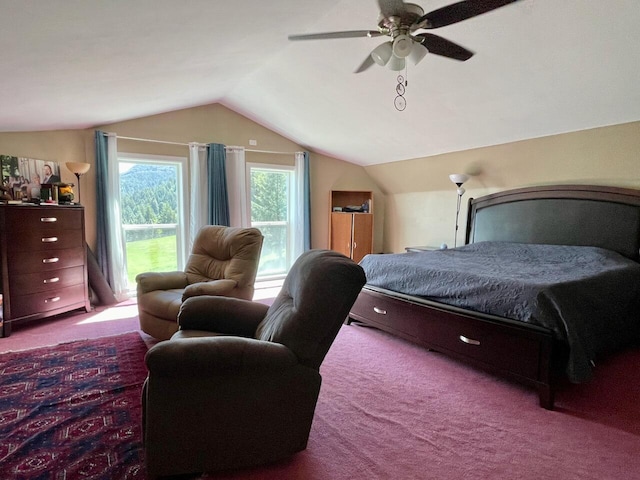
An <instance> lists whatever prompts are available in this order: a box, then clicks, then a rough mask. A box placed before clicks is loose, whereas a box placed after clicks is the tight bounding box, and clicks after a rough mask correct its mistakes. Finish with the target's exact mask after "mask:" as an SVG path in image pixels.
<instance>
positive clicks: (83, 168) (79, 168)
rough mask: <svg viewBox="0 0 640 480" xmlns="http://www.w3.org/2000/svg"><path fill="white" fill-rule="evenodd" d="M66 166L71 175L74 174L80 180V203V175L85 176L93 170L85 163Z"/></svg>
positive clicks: (68, 163)
mask: <svg viewBox="0 0 640 480" xmlns="http://www.w3.org/2000/svg"><path fill="white" fill-rule="evenodd" d="M65 165H66V166H67V168H68V169H69V171H70V172H71V173H73V174H74V175H75V176H76V178H77V179H78V202H77V203H80V175H84V174H85V173H87V172H88V171H89V169H90V168H91V164H90V163H84V162H66V163H65Z"/></svg>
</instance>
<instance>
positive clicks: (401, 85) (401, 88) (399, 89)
mask: <svg viewBox="0 0 640 480" xmlns="http://www.w3.org/2000/svg"><path fill="white" fill-rule="evenodd" d="M397 80H398V84H397V85H396V93H397V94H398V95H397V96H396V98H395V100H394V101H393V105H394V106H395V107H396V110H398V111H399V112H401V111H403V110H404V109H405V108H407V100H406V99H405V98H404V92H405V91H406V87H407V81H406V79H405V78H404V77H403V76H402V75H398V78H397Z"/></svg>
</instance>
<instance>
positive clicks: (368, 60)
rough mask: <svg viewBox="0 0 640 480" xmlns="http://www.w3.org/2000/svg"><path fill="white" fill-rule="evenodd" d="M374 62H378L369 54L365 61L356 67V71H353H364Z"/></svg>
mask: <svg viewBox="0 0 640 480" xmlns="http://www.w3.org/2000/svg"><path fill="white" fill-rule="evenodd" d="M374 63H376V62H374V61H373V58H371V55H367V58H365V59H364V62H362V63H361V64H360V66H359V67H358V68H357V69H356V71H355V72H353V73H362V72H364V71H365V70H367V69H368V68H369V67H371V66H373V64H374Z"/></svg>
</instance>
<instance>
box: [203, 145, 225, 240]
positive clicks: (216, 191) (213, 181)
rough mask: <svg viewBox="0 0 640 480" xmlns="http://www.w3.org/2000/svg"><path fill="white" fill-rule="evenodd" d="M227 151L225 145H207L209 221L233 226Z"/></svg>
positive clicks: (214, 223) (213, 223)
mask: <svg viewBox="0 0 640 480" xmlns="http://www.w3.org/2000/svg"><path fill="white" fill-rule="evenodd" d="M225 162H226V152H225V147H224V145H222V144H220V143H210V144H209V145H207V168H208V169H209V193H208V199H209V223H210V224H211V225H223V226H226V227H229V226H231V222H230V218H229V217H230V215H229V195H228V192H227V173H226V168H225Z"/></svg>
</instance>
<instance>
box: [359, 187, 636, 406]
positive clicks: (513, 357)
mask: <svg viewBox="0 0 640 480" xmlns="http://www.w3.org/2000/svg"><path fill="white" fill-rule="evenodd" d="M481 241H510V242H520V243H537V244H555V245H586V246H596V247H602V248H607V249H609V250H614V251H616V252H618V253H620V254H622V255H624V256H626V257H628V258H631V259H632V260H634V261H636V262H637V261H639V260H640V259H639V255H640V252H639V250H640V190H633V189H627V188H617V187H603V186H591V185H549V186H541V187H528V188H519V189H516V190H509V191H505V192H500V193H495V194H491V195H487V196H484V197H481V198H478V199H470V200H469V210H468V219H467V232H466V243H475V242H481ZM353 320H355V321H357V322H362V323H364V324H367V325H370V326H373V327H377V328H379V329H381V330H385V331H387V332H389V333H392V334H395V335H397V336H399V337H402V338H404V339H406V340H410V341H412V342H415V343H417V344H420V345H423V346H425V347H427V348H429V349H432V350H436V351H438V352H442V353H445V354H448V355H450V356H452V357H454V358H457V359H459V360H462V361H464V362H467V363H470V364H472V365H475V366H477V367H480V368H484V369H486V370H489V371H491V372H494V373H497V374H500V375H504V376H506V377H508V378H510V379H513V380H516V381H518V382H521V383H524V384H526V385H530V386H532V387H535V388H537V390H538V394H539V399H540V405H541V406H542V407H544V408H547V409H553V403H554V384H555V382H556V380H557V378H558V377H559V376H561V375H562V371H563V366H564V362H565V361H566V353H567V348H568V347H566V345H564V344H563V343H562V342H560V341H559V340H557V339H555V338H554V335H553V333H552V332H551V330H549V329H546V328H542V327H537V326H535V325H529V324H526V323H522V322H519V321H515V320H510V319H507V318H503V317H497V316H493V315H486V314H482V313H478V312H474V311H470V310H464V309H461V308H457V307H452V306H449V305H444V304H441V303H437V302H432V301H428V300H425V299H422V298H418V297H412V296H408V295H403V294H400V293H397V292H392V291H389V290H385V289H381V288H377V287H373V286H369V285H365V287H364V288H363V290H362V292H361V293H360V295H359V296H358V299H357V300H356V303H355V304H354V306H353V308H352V309H351V312H350V314H349V318H348V319H347V324H350V323H351V321H353Z"/></svg>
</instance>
